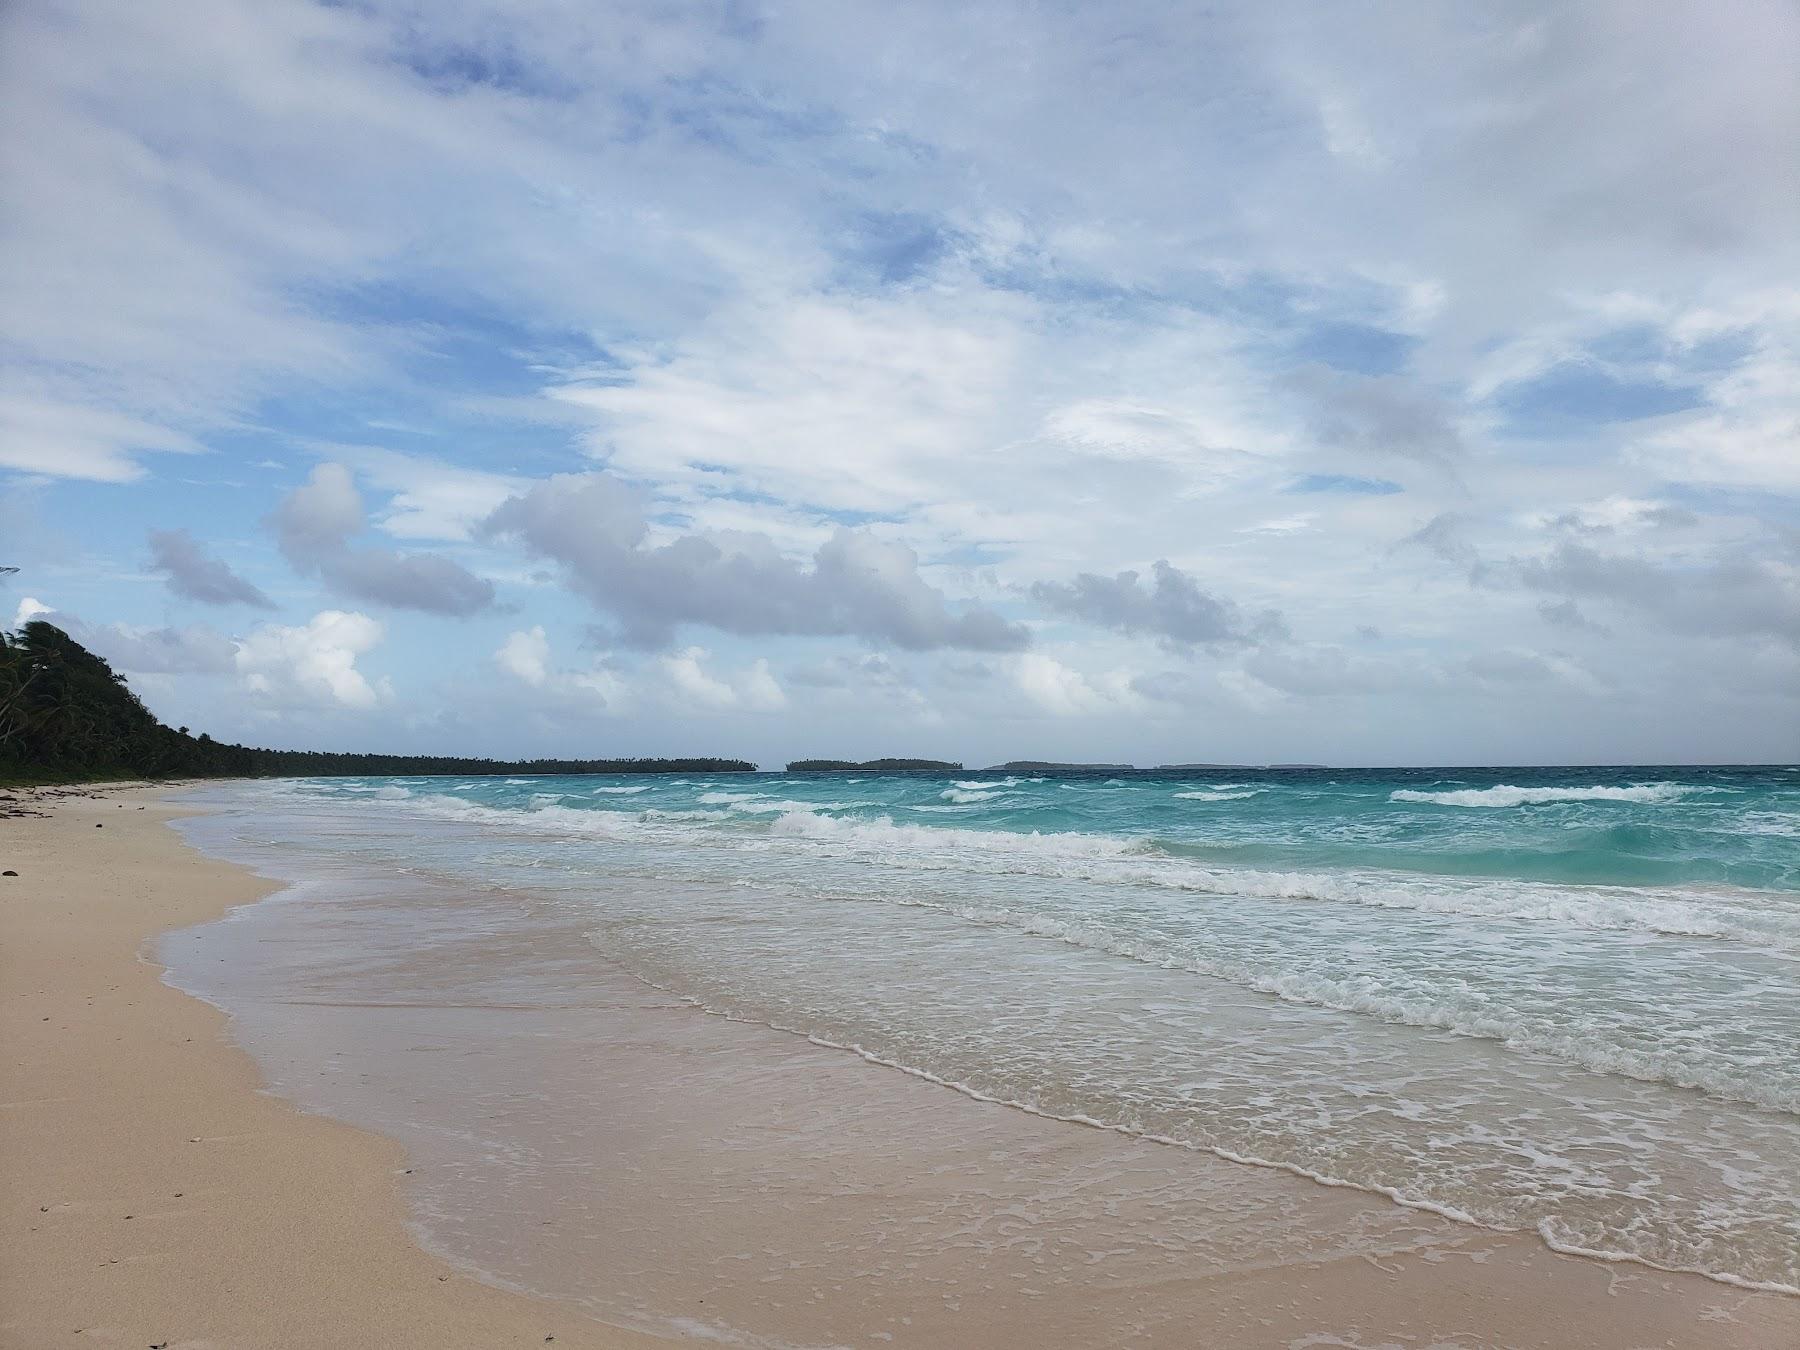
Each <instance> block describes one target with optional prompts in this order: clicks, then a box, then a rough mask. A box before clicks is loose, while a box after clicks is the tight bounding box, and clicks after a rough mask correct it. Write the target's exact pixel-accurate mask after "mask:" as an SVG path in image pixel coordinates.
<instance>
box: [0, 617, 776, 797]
mask: <svg viewBox="0 0 1800 1350" xmlns="http://www.w3.org/2000/svg"><path fill="white" fill-rule="evenodd" d="M755 769H756V766H755V765H754V764H751V763H749V762H748V761H746V760H741V759H709V758H701V759H533V760H493V759H479V758H473V757H470V756H462V755H379V754H344V753H338V752H331V751H313V750H267V749H261V748H258V747H255V746H248V745H233V744H228V743H225V742H222V741H215V740H214V739H213V738H212V737H211V736H209V735H207V734H206V733H204V732H202V733H201V734H199V735H197V736H196V735H191V734H190V733H189V731H188V729H187V728H186V727H168V726H164V725H163V724H162V723H161V722H159V721H158V720H157V719H156V717H155V715H154V714H152V713H151V712H150V710H149V709H148V708H146V707H145V706H144V704H143V701H142V700H141V699H139V698H138V696H137V695H136V694H135V693H133V692H132V691H131V689H130V687H129V686H128V685H127V684H126V683H125V678H124V676H122V675H120V674H119V673H118V672H117V671H115V670H114V669H113V668H112V667H111V666H109V665H108V664H107V663H106V661H105V660H104V659H103V658H101V657H99V656H96V655H95V654H94V653H93V652H90V651H89V650H88V649H87V648H85V647H83V646H82V645H81V644H80V643H79V642H77V641H75V639H74V638H72V637H70V636H69V635H68V634H67V633H65V632H63V630H62V629H60V628H58V627H56V625H54V624H51V623H46V622H44V621H43V620H41V619H39V620H35V621H33V622H31V623H28V624H25V625H24V626H23V627H22V628H20V629H19V630H18V632H16V633H5V632H0V782H8V783H59V782H81V781H93V780H96V779H106V778H271V777H290V776H291V777H341V776H362V775H372V774H383V775H385V774H402V775H404V774H499V773H507V774H578V773H753V772H755Z"/></svg>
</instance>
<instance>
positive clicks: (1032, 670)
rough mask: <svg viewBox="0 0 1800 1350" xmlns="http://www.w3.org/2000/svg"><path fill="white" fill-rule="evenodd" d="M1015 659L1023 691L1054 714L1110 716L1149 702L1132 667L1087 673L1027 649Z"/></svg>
mask: <svg viewBox="0 0 1800 1350" xmlns="http://www.w3.org/2000/svg"><path fill="white" fill-rule="evenodd" d="M1011 661H1012V676H1013V680H1014V682H1015V683H1016V684H1017V685H1018V688H1019V692H1020V693H1022V694H1024V695H1025V697H1026V698H1028V699H1030V700H1031V701H1032V702H1033V703H1034V704H1035V705H1036V706H1037V707H1038V708H1040V709H1042V710H1043V711H1044V712H1046V713H1049V714H1050V715H1051V716H1052V717H1091V716H1096V715H1098V716H1109V715H1113V714H1118V713H1128V712H1141V711H1143V710H1144V709H1145V707H1146V706H1147V705H1146V702H1145V700H1144V698H1143V696H1142V695H1141V694H1139V693H1138V692H1137V690H1136V689H1135V688H1134V687H1133V679H1134V677H1133V675H1132V674H1131V672H1129V671H1125V670H1115V671H1109V672H1106V673H1104V674H1100V675H1084V674H1082V673H1081V672H1080V671H1077V670H1073V669H1071V668H1070V667H1068V666H1065V665H1064V664H1063V663H1062V662H1060V661H1058V660H1057V659H1056V658H1055V657H1053V656H1049V655H1047V654H1045V653H1043V652H1025V653H1022V654H1021V655H1019V656H1015V657H1013V658H1011Z"/></svg>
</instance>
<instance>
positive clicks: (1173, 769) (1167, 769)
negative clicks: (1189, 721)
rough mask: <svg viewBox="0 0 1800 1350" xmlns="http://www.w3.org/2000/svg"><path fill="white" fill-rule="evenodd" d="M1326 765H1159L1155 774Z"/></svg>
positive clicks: (1314, 767) (1300, 767)
mask: <svg viewBox="0 0 1800 1350" xmlns="http://www.w3.org/2000/svg"><path fill="white" fill-rule="evenodd" d="M1327 767H1329V766H1328V765H1324V764H1158V765H1157V766H1156V768H1155V769H1154V770H1153V772H1155V773H1219V772H1221V771H1222V770H1226V769H1232V770H1236V769H1250V770H1261V769H1323V768H1327Z"/></svg>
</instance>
